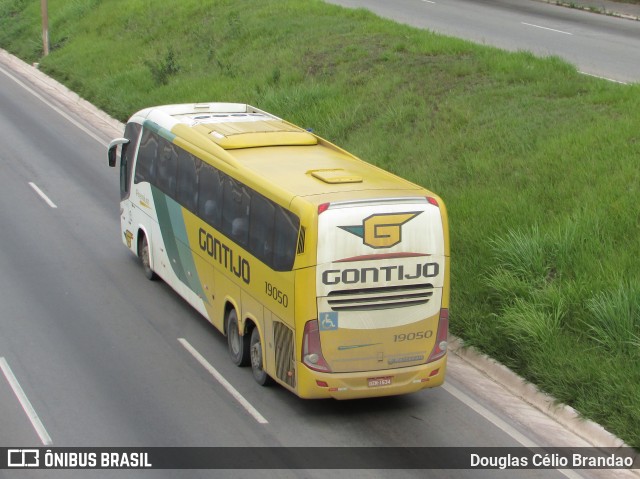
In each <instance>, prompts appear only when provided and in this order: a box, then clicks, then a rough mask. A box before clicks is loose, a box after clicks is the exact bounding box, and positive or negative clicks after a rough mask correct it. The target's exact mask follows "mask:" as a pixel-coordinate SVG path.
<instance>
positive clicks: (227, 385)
mask: <svg viewBox="0 0 640 479" xmlns="http://www.w3.org/2000/svg"><path fill="white" fill-rule="evenodd" d="M178 341H180V344H182V346H184V348H185V349H186V350H187V351H189V353H191V355H192V356H193V357H194V358H196V360H197V361H198V362H199V363H200V364H201V365H202V366H203V367H204V368H205V369H206V370H207V371H208V372H209V374H211V375H212V376H213V377H214V378H215V380H216V381H218V382H219V383H220V384H221V385H222V386H223V387H224V388H225V389H226V390H227V392H228V393H229V394H231V395H232V396H233V398H234V399H235V400H236V401H238V402H239V403H240V405H241V406H242V407H243V408H245V410H246V411H247V412H248V413H249V414H251V416H253V418H254V419H255V420H256V421H258V422H259V423H260V424H269V421H267V420H266V419H265V418H264V416H263V415H262V414H260V413H259V412H258V410H257V409H256V408H254V407H253V406H252V405H251V403H250V402H249V401H247V400H246V399H245V398H244V396H243V395H242V394H240V393H239V392H238V390H237V389H236V388H234V387H233V386H232V385H231V383H229V381H227V380H226V379H225V378H224V376H223V375H222V374H220V373H219V372H218V371H217V369H216V368H214V367H213V366H212V365H211V364H210V363H209V361H207V360H206V359H205V358H204V357H203V356H202V354H200V353H199V352H198V351H197V350H196V349H195V348H194V347H193V346H191V344H190V343H189V341H187V340H186V339H184V338H178Z"/></svg>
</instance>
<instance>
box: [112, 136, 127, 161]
mask: <svg viewBox="0 0 640 479" xmlns="http://www.w3.org/2000/svg"><path fill="white" fill-rule="evenodd" d="M127 143H129V140H128V139H126V138H116V139H115V140H112V141H111V143H109V151H108V152H107V156H108V158H109V166H110V167H112V168H113V167H115V166H116V162H117V158H118V156H117V152H118V145H126V144H127Z"/></svg>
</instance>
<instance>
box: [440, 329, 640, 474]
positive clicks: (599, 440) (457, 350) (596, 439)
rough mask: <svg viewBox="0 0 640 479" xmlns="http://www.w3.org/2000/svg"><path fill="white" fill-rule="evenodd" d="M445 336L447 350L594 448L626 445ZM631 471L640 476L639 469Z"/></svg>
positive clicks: (450, 337) (473, 351)
mask: <svg viewBox="0 0 640 479" xmlns="http://www.w3.org/2000/svg"><path fill="white" fill-rule="evenodd" d="M449 339H450V341H449V351H450V352H452V353H453V354H455V355H457V356H458V357H459V358H461V359H462V360H464V361H465V362H466V363H467V364H469V365H471V366H472V367H473V368H475V369H476V370H478V371H480V372H481V373H483V374H484V375H486V376H488V377H489V378H491V379H492V380H493V381H495V382H496V383H498V384H500V385H502V386H503V387H504V388H505V389H507V390H508V391H509V392H511V393H512V394H513V395H515V396H516V397H519V398H521V399H522V400H524V401H525V402H527V403H528V404H530V405H531V406H533V407H534V408H536V409H538V410H539V411H541V412H542V413H543V414H545V415H547V416H549V417H550V418H552V419H553V420H554V421H556V422H557V423H558V424H560V425H562V426H563V427H564V428H566V429H568V430H569V431H571V432H573V433H574V434H576V435H577V436H579V437H581V438H582V439H584V440H585V441H587V442H588V443H589V444H591V445H593V446H594V447H613V448H619V447H630V446H628V445H627V444H625V442H624V441H623V440H622V439H620V438H618V437H616V436H615V435H613V434H611V433H610V432H609V431H607V430H606V429H605V428H604V427H602V426H601V425H599V424H597V423H595V422H593V421H590V420H588V419H584V418H582V417H580V415H579V413H578V412H577V411H576V410H575V409H573V408H572V407H571V406H567V405H565V404H561V403H559V402H558V401H557V400H556V399H554V398H553V397H551V396H549V395H548V394H546V393H544V392H542V391H540V389H538V388H537V387H536V386H535V385H533V384H531V383H529V382H527V381H526V380H525V379H523V378H522V377H520V376H518V375H517V374H516V373H514V372H513V371H511V370H510V369H508V368H507V367H506V366H504V365H502V364H500V363H499V362H497V361H496V360H494V359H492V358H490V357H489V356H487V355H485V354H483V353H480V352H479V351H478V350H476V349H475V348H474V347H466V346H465V345H464V342H463V340H462V339H460V338H457V337H455V336H453V335H450V336H449ZM634 473H635V474H636V475H637V476H638V477H640V471H638V472H635V471H634Z"/></svg>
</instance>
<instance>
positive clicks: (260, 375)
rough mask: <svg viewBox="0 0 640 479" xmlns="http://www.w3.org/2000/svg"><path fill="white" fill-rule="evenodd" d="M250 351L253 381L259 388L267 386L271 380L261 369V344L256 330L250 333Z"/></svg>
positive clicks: (258, 332)
mask: <svg viewBox="0 0 640 479" xmlns="http://www.w3.org/2000/svg"><path fill="white" fill-rule="evenodd" d="M250 350H251V372H252V373H253V379H255V380H256V382H257V383H258V384H259V385H260V386H268V385H269V384H271V382H272V381H273V380H272V379H271V377H269V375H268V374H267V372H266V371H265V370H264V368H263V363H262V342H261V341H260V331H258V328H253V331H251V341H250Z"/></svg>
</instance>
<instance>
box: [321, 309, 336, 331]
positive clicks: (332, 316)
mask: <svg viewBox="0 0 640 479" xmlns="http://www.w3.org/2000/svg"><path fill="white" fill-rule="evenodd" d="M334 329H338V313H320V331H331V330H334Z"/></svg>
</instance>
